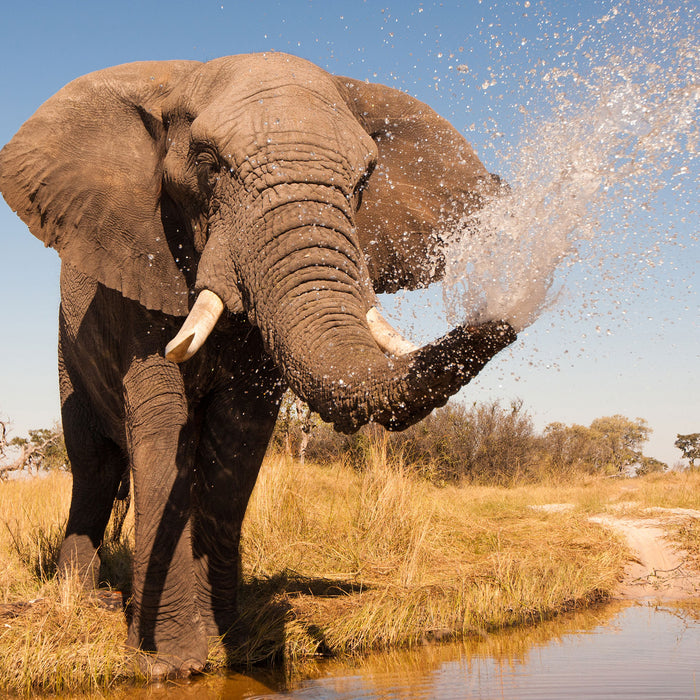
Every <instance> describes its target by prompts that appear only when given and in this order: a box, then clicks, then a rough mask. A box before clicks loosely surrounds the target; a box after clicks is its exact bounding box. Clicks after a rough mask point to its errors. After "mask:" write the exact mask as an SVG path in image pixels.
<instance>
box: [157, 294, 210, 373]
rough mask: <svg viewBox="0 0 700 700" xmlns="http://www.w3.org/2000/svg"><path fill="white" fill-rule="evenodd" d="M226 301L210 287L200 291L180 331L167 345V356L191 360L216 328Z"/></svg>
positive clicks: (180, 360) (174, 360)
mask: <svg viewBox="0 0 700 700" xmlns="http://www.w3.org/2000/svg"><path fill="white" fill-rule="evenodd" d="M223 310H224V302H223V301H221V299H220V298H219V297H218V296H217V295H216V294H214V292H210V291H209V290H208V289H204V290H203V291H201V292H200V294H199V296H198V297H197V301H195V303H194V306H193V307H192V309H191V311H190V313H189V315H188V316H187V318H186V319H185V322H184V323H183V324H182V328H181V329H180V332H179V333H178V334H177V335H176V336H175V337H174V338H173V339H172V340H171V341H170V342H169V343H168V344H167V345H166V347H165V357H166V358H167V359H168V360H172V361H173V362H184V361H185V360H189V359H190V357H192V355H194V354H195V353H196V352H197V350H199V348H201V347H202V345H204V341H205V340H206V339H207V338H208V337H209V334H210V333H211V332H212V330H214V326H215V325H216V322H217V321H218V320H219V316H221V312H222V311H223Z"/></svg>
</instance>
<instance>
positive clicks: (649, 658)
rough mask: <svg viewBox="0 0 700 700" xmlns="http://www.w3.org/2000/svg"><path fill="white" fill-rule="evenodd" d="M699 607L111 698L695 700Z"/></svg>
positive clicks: (647, 611)
mask: <svg viewBox="0 0 700 700" xmlns="http://www.w3.org/2000/svg"><path fill="white" fill-rule="evenodd" d="M698 695H700V601H697V602H696V603H695V604H688V603H687V602H686V603H684V604H683V605H682V606H668V605H667V606H664V607H654V606H648V605H640V604H636V605H625V604H622V603H620V604H613V605H608V606H605V607H600V608H597V609H594V610H588V611H584V612H580V613H576V614H571V615H566V616H562V617H560V618H557V619H556V620H551V621H549V622H546V623H543V624H541V625H538V626H536V627H532V628H528V629H513V630H508V631H505V632H499V633H497V634H489V635H484V636H483V637H480V638H475V639H470V640H466V641H464V642H462V643H458V644H449V645H435V646H426V647H421V648H420V649H417V650H414V651H393V652H389V653H382V654H373V655H370V656H368V657H365V658H363V659H360V660H355V661H353V662H340V661H324V662H320V663H313V664H312V663H309V664H307V665H306V666H304V667H302V668H299V669H297V670H296V672H295V673H294V675H293V676H292V677H289V676H287V677H286V678H285V677H284V675H283V674H282V673H272V672H269V673H265V672H263V673H257V674H254V675H253V676H244V675H238V674H231V675H229V676H227V677H209V678H200V679H197V680H196V681H193V682H190V683H183V684H164V685H161V686H156V687H151V688H145V689H140V690H135V689H133V688H131V689H129V690H128V691H127V690H123V691H120V692H118V693H115V694H114V695H113V696H112V697H115V698H116V697H118V698H122V697H124V698H126V697H129V698H133V697H136V698H143V699H144V700H145V699H146V698H149V699H155V698H160V697H163V698H165V697H167V698H168V700H171V699H172V698H195V697H196V698H231V699H233V700H238V699H243V698H246V699H249V700H251V699H253V698H256V699H260V700H262V699H263V698H300V699H301V698H304V699H306V698H314V699H319V700H320V699H324V700H325V699H333V700H350V699H353V700H355V699H358V698H406V699H407V700H408V699H409V698H410V699H411V700H419V699H420V698H426V699H427V698H441V699H442V698H448V699H449V698H509V699H510V698H513V699H517V698H523V699H525V698H540V699H541V698H561V697H566V698H616V699H623V698H635V700H639V699H646V698H649V699H651V698H664V699H665V700H668V699H669V698H695V697H698Z"/></svg>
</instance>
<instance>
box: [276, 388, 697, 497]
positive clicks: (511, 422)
mask: <svg viewBox="0 0 700 700" xmlns="http://www.w3.org/2000/svg"><path fill="white" fill-rule="evenodd" d="M651 432H652V431H651V428H650V427H649V425H648V423H647V421H646V420H644V419H643V418H634V419H630V418H627V417H625V416H621V415H613V416H604V417H601V418H596V419H595V420H594V421H592V423H591V424H590V425H588V426H584V425H577V424H574V425H565V424H564V423H559V422H555V423H550V424H549V425H547V426H546V427H545V428H544V430H543V431H541V432H538V431H537V430H536V429H535V426H534V421H533V419H532V416H531V415H530V413H529V412H528V411H527V409H526V408H525V407H524V404H523V401H522V400H520V399H518V400H514V401H511V402H510V403H508V404H507V405H505V404H502V403H501V402H499V401H491V402H486V403H475V404H472V405H465V404H462V403H459V402H456V401H452V402H450V403H448V404H447V405H446V406H445V407H444V408H441V409H438V410H436V411H434V412H433V413H432V414H431V415H429V416H428V417H427V418H425V419H424V420H423V421H421V422H420V423H417V424H416V425H414V426H412V427H410V428H408V429H407V430H405V431H403V432H400V433H390V432H387V431H385V430H383V429H382V428H379V427H378V426H373V425H369V426H365V427H364V428H362V429H361V430H360V431H359V432H357V433H355V434H354V435H342V434H339V433H336V432H335V431H334V430H333V428H332V427H331V426H330V425H328V424H326V423H323V422H322V421H321V420H320V418H319V417H318V416H316V415H315V414H313V413H311V412H310V411H309V410H308V408H307V407H305V405H304V404H302V403H301V402H300V401H299V400H298V399H296V398H295V397H294V396H292V395H289V394H288V395H286V396H285V399H284V400H283V404H282V408H281V411H280V420H279V421H278V424H277V428H276V432H275V437H274V440H273V446H274V449H277V450H279V451H284V452H287V453H288V454H290V455H293V456H295V457H297V458H299V459H301V461H303V460H304V459H309V460H313V461H315V462H321V463H331V462H334V461H338V460H343V461H345V462H346V463H348V464H350V465H351V466H352V467H354V468H357V469H362V468H364V466H366V464H367V463H368V461H369V460H370V459H371V458H372V457H373V455H375V454H376V452H377V450H380V451H381V452H382V454H383V455H385V456H386V458H387V459H393V460H400V461H401V463H402V464H403V465H405V466H408V467H409V468H411V469H414V470H415V471H417V472H419V473H420V474H422V475H423V476H425V477H427V478H428V479H430V480H432V481H435V482H436V483H449V482H459V481H469V482H474V483H489V484H494V483H496V484H512V483H518V482H526V481H537V480H541V479H543V478H548V479H555V480H556V479H562V480H565V479H569V478H571V477H573V476H575V475H603V476H618V475H629V476H631V475H644V474H649V473H651V472H660V471H664V470H666V469H668V466H667V465H666V464H665V463H664V462H661V461H659V460H657V459H655V458H654V457H648V456H645V455H644V454H643V451H642V448H643V445H644V443H646V442H647V441H648V439H649V436H650V435H651ZM677 437H678V440H677V441H676V443H675V445H676V447H678V448H679V449H680V450H681V451H682V452H683V456H684V457H686V458H688V459H689V461H690V466H691V468H692V467H693V466H694V462H693V459H691V457H692V455H695V457H694V459H697V458H700V434H692V435H687V436H683V435H678V436H677ZM693 449H695V450H697V454H696V453H695V452H693Z"/></svg>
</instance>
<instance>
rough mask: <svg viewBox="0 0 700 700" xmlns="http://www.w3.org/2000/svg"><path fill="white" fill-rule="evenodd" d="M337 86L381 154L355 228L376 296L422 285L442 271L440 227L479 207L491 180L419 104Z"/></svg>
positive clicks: (391, 92)
mask: <svg viewBox="0 0 700 700" xmlns="http://www.w3.org/2000/svg"><path fill="white" fill-rule="evenodd" d="M335 80H336V84H337V86H338V88H339V91H340V93H341V95H342V96H343V97H344V99H345V101H346V102H347V104H348V106H349V107H350V110H351V111H352V112H353V114H354V115H355V117H356V118H357V119H358V120H359V122H360V124H361V125H362V126H363V127H364V129H365V130H366V131H367V133H368V134H370V136H371V137H372V138H373V139H374V141H375V142H376V144H377V149H378V151H379V158H378V162H377V166H376V168H375V170H374V172H373V174H372V175H371V177H370V178H369V180H368V182H367V184H366V186H365V188H364V191H363V194H362V202H361V206H360V209H359V210H358V212H357V215H356V221H355V223H356V227H357V233H358V238H359V240H360V244H361V245H362V247H363V250H364V252H365V256H366V257H367V264H368V267H369V271H370V275H371V276H372V280H373V283H374V287H375V290H376V291H378V292H394V291H396V290H397V289H401V288H408V289H413V288H416V287H421V286H426V285H427V284H429V283H430V282H431V281H433V280H435V279H437V278H439V277H440V276H441V274H442V271H443V262H442V258H441V256H440V253H439V249H440V244H441V242H442V240H441V229H442V228H444V226H445V222H446V221H447V220H448V219H449V217H450V216H459V215H461V214H463V213H464V212H465V210H466V211H467V212H468V211H469V210H473V209H475V208H477V207H478V206H479V205H480V203H481V201H482V200H481V195H482V194H483V193H484V189H488V190H492V189H493V188H494V180H493V177H492V176H491V175H490V174H489V173H488V171H487V170H486V168H485V167H484V166H483V164H482V163H481V161H480V160H479V159H478V157H477V156H476V154H475V153H474V150H473V149H472V147H471V146H470V145H469V143H468V142H467V141H466V140H465V139H464V137H463V136H462V135H461V134H460V133H459V132H458V131H457V130H456V129H455V128H454V127H453V126H452V125H451V124H450V123H449V122H448V121H446V120H445V119H443V118H442V117H440V116H439V115H438V114H437V113H436V112H435V111H434V110H433V109H431V108H430V107H429V106H428V105H426V104H425V103H423V102H420V101H418V100H416V99H415V98H413V97H410V96H409V95H407V94H406V93H403V92H401V91H399V90H396V89H394V88H390V87H386V86H385V85H380V84H377V83H363V82H361V81H357V80H352V79H350V78H343V77H337V78H336V79H335Z"/></svg>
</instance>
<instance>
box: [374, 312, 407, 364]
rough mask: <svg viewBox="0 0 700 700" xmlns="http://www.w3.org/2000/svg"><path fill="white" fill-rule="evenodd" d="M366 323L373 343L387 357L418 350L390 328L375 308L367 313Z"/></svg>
mask: <svg viewBox="0 0 700 700" xmlns="http://www.w3.org/2000/svg"><path fill="white" fill-rule="evenodd" d="M367 323H368V324H369V330H370V332H371V333H372V337H373V338H374V340H375V342H376V343H377V345H379V347H380V348H381V349H382V351H383V352H384V353H386V354H387V355H394V357H400V356H401V355H408V354H409V353H411V352H414V351H415V350H418V346H417V345H414V344H413V343H412V342H411V341H410V340H406V339H405V338H404V337H402V336H401V334H400V333H399V332H398V331H397V330H396V329H395V328H392V327H391V325H390V324H389V322H388V321H387V320H386V319H385V318H384V317H383V316H382V315H381V314H380V313H379V311H377V308H376V307H375V306H373V307H372V308H371V309H370V310H369V311H368V312H367Z"/></svg>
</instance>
